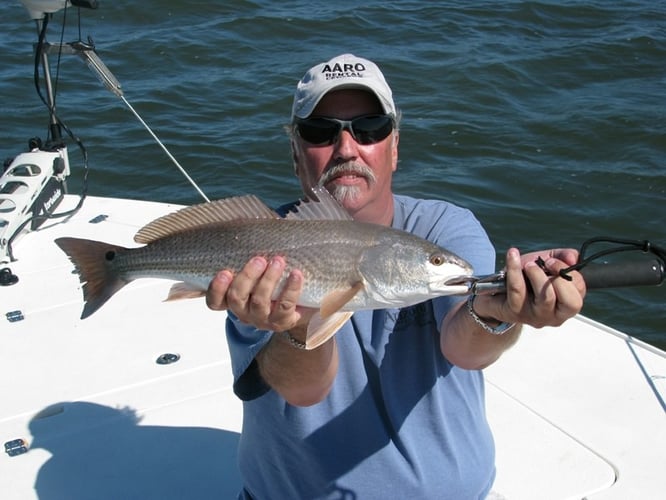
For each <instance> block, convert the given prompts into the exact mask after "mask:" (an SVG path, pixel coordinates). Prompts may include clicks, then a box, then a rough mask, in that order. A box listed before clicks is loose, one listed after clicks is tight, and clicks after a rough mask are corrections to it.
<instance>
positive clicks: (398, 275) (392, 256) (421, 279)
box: [359, 231, 473, 307]
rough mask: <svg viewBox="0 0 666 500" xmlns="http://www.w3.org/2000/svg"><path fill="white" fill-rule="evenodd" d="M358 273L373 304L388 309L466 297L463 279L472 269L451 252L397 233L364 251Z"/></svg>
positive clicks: (464, 279)
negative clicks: (434, 300) (439, 297)
mask: <svg viewBox="0 0 666 500" xmlns="http://www.w3.org/2000/svg"><path fill="white" fill-rule="evenodd" d="M359 270H360V272H361V275H362V276H363V280H364V282H365V283H366V293H367V295H368V296H370V297H371V299H372V301H373V302H374V303H375V304H378V305H380V304H383V305H386V306H390V307H403V306H407V305H412V304H416V303H419V302H423V301H424V300H428V299H431V298H434V297H438V296H443V295H461V294H465V293H467V291H468V290H469V287H468V285H467V279H466V278H469V277H471V276H472V275H473V268H472V266H471V265H470V264H469V263H468V262H467V261H466V260H464V259H463V258H461V257H459V256H457V255H456V254H454V253H453V252H450V251H449V250H447V249H445V248H442V247H440V246H438V245H435V244H433V243H431V242H429V241H426V240H424V239H422V238H418V237H417V236H415V235H411V234H408V233H399V232H397V231H392V232H390V233H389V232H387V233H386V234H385V235H384V236H383V237H382V238H381V239H380V242H379V243H378V244H377V245H375V246H373V247H371V248H368V249H366V251H365V252H364V255H363V258H362V259H361V263H360V266H359Z"/></svg>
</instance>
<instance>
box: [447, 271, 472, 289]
mask: <svg viewBox="0 0 666 500" xmlns="http://www.w3.org/2000/svg"><path fill="white" fill-rule="evenodd" d="M474 281H476V279H475V278H474V276H471V275H469V274H461V275H460V276H453V277H451V278H448V279H447V280H446V281H445V282H444V285H446V286H462V285H465V286H467V285H470V284H472V283H473V282H474Z"/></svg>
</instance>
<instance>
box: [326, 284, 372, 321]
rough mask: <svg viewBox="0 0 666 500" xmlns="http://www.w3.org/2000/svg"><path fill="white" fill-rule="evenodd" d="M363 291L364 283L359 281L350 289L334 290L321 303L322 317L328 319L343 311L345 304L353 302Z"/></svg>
mask: <svg viewBox="0 0 666 500" xmlns="http://www.w3.org/2000/svg"><path fill="white" fill-rule="evenodd" d="M362 289H363V283H362V282H361V281H358V282H357V283H354V284H353V285H352V286H351V287H349V288H345V289H339V290H333V291H332V292H330V293H329V294H328V295H326V297H324V299H323V300H322V301H321V308H320V313H321V317H322V318H324V319H326V318H327V317H328V316H330V315H332V314H333V313H335V312H337V311H339V310H340V309H342V308H343V307H344V306H345V304H347V302H349V301H350V300H352V299H353V298H354V297H355V296H356V294H357V293H358V292H360V291H361V290H362Z"/></svg>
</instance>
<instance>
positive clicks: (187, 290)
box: [164, 281, 206, 302]
mask: <svg viewBox="0 0 666 500" xmlns="http://www.w3.org/2000/svg"><path fill="white" fill-rule="evenodd" d="M205 295H206V290H202V289H201V288H195V287H194V286H193V285H190V284H188V283H184V282H182V281H181V282H179V283H174V284H173V286H172V287H171V289H170V290H169V295H167V298H166V299H164V302H170V301H172V300H182V299H198V298H199V297H204V296H205Z"/></svg>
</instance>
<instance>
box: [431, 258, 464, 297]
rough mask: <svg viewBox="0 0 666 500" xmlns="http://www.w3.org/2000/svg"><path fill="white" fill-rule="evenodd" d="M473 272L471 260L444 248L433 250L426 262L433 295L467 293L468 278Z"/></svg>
mask: <svg viewBox="0 0 666 500" xmlns="http://www.w3.org/2000/svg"><path fill="white" fill-rule="evenodd" d="M473 274H474V268H473V267H472V266H471V265H470V263H469V262H467V261H466V260H465V259H463V258H462V257H458V256H457V255H456V254H454V253H452V252H449V251H448V250H445V249H443V248H436V249H434V250H433V251H431V252H430V254H429V255H428V258H427V262H426V264H425V275H426V276H427V279H428V288H429V290H430V293H432V295H433V296H437V295H461V294H465V293H467V291H468V290H469V286H468V284H467V280H468V279H469V278H470V277H471V276H473Z"/></svg>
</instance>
